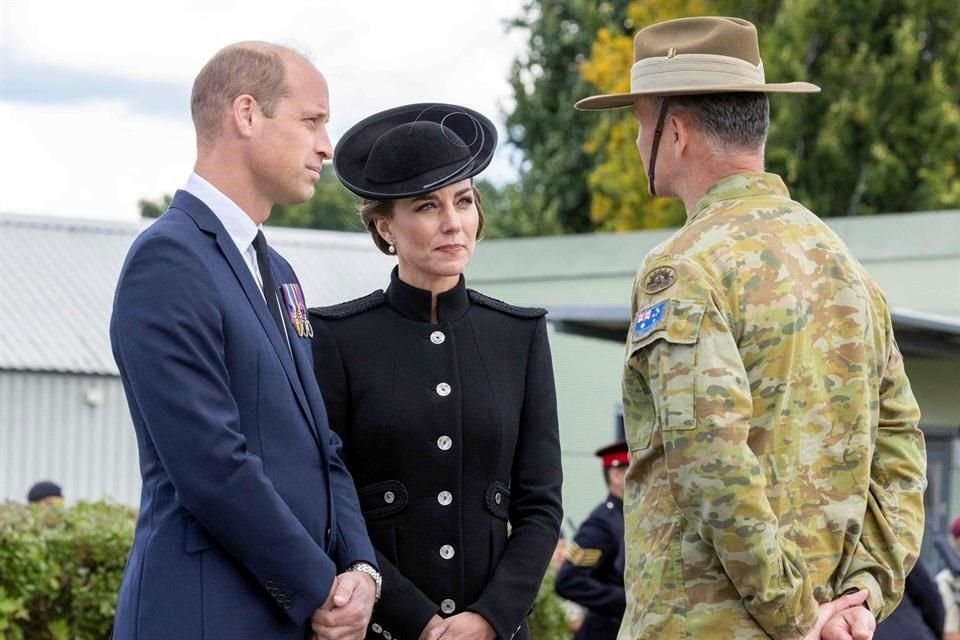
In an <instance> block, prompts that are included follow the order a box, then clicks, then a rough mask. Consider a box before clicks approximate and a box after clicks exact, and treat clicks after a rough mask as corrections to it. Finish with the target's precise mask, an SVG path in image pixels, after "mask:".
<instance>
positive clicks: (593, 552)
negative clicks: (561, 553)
mask: <svg viewBox="0 0 960 640" xmlns="http://www.w3.org/2000/svg"><path fill="white" fill-rule="evenodd" d="M602 555H603V551H602V550H601V549H584V548H583V547H581V546H580V545H578V544H577V543H576V542H574V543H573V544H571V545H570V547H569V548H568V549H567V560H568V561H569V562H570V564H572V565H573V566H575V567H594V566H596V565H597V563H598V562H600V557H601V556H602Z"/></svg>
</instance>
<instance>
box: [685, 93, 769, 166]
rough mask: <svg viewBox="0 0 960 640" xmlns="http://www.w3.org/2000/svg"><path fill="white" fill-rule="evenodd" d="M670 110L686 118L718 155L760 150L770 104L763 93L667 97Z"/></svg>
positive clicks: (764, 139) (767, 121)
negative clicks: (690, 120) (729, 152)
mask: <svg viewBox="0 0 960 640" xmlns="http://www.w3.org/2000/svg"><path fill="white" fill-rule="evenodd" d="M670 111H671V112H673V113H682V114H686V115H688V116H689V117H690V118H691V119H692V120H693V121H694V123H695V125H696V126H697V128H698V129H699V130H700V131H701V132H703V134H704V135H706V136H707V138H708V139H709V140H710V142H711V143H713V146H714V151H717V152H720V153H723V152H725V151H757V150H762V149H763V146H764V144H765V143H766V141H767V129H769V127H770V101H769V100H768V99H767V94H765V93H761V92H757V93H749V92H738V93H707V94H697V95H688V96H687V95H681V96H671V97H670Z"/></svg>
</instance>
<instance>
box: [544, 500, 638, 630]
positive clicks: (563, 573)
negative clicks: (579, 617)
mask: <svg viewBox="0 0 960 640" xmlns="http://www.w3.org/2000/svg"><path fill="white" fill-rule="evenodd" d="M624 560H625V558H624V544H623V501H622V500H621V499H620V498H617V497H615V496H612V495H608V496H607V499H606V500H605V501H604V502H603V503H601V504H600V505H599V506H598V507H597V508H596V509H594V510H593V512H592V513H591V514H590V516H589V517H588V518H587V519H586V520H584V521H583V524H582V525H580V529H578V530H577V535H576V537H575V538H574V542H573V544H572V545H571V546H570V549H568V551H567V559H566V560H565V561H564V563H563V566H562V567H560V571H559V572H558V573H557V579H556V583H555V588H556V590H557V593H558V594H560V596H562V597H564V598H566V599H567V600H571V601H573V602H576V603H577V604H580V605H582V606H584V607H586V608H587V614H586V616H584V619H583V625H581V627H580V631H579V632H578V633H577V635H576V637H577V638H578V639H580V638H584V639H587V638H589V639H590V640H604V639H605V638H610V639H611V640H612V639H614V638H616V637H617V631H618V630H619V628H620V620H621V618H622V617H623V611H624V609H625V607H626V596H625V595H624V590H623V567H624Z"/></svg>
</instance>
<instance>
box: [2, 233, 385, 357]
mask: <svg viewBox="0 0 960 640" xmlns="http://www.w3.org/2000/svg"><path fill="white" fill-rule="evenodd" d="M149 223H150V221H145V222H143V223H139V222H106V221H89V220H69V219H61V218H44V217H36V216H17V215H10V214H0V369H7V370H10V369H13V370H25V371H60V372H73V373H88V374H113V375H115V374H116V373H117V368H116V364H115V363H114V361H113V354H112V352H111V350H110V338H109V334H108V331H109V323H110V309H111V306H112V304H113V292H114V288H115V286H116V282H117V276H118V275H119V273H120V267H121V266H122V265H123V259H124V257H125V256H126V253H127V250H128V249H129V247H130V244H131V243H132V242H133V240H134V238H135V237H136V236H137V234H138V233H139V232H140V231H141V230H142V229H143V228H144V227H145V226H147V225H148V224H149ZM267 233H268V238H269V241H270V243H271V244H272V245H273V246H275V247H276V248H277V249H278V250H279V251H280V252H281V253H282V254H283V255H284V257H286V258H287V259H288V260H289V261H290V263H291V264H293V265H294V267H295V268H296V270H297V275H298V276H299V277H300V279H301V282H302V284H303V289H304V295H305V296H306V299H307V302H308V303H309V304H310V305H311V306H316V305H325V304H333V303H336V302H341V301H343V300H346V299H349V298H353V297H357V296H361V295H364V294H367V293H369V292H370V291H373V290H374V289H377V288H381V287H383V286H384V285H385V284H386V282H387V280H388V277H389V273H390V269H391V268H392V265H393V260H391V259H390V258H388V257H386V256H383V255H382V254H381V253H379V252H378V251H377V250H376V249H375V248H374V246H373V243H372V242H371V241H370V238H369V237H368V236H366V235H365V234H360V233H340V232H333V231H310V230H302V229H279V228H277V229H268V231H267Z"/></svg>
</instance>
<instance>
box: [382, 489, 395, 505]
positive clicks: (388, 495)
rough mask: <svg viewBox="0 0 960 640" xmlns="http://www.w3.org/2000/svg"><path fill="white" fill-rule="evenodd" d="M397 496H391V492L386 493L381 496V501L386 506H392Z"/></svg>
mask: <svg viewBox="0 0 960 640" xmlns="http://www.w3.org/2000/svg"><path fill="white" fill-rule="evenodd" d="M396 498H397V496H395V495H393V491H387V492H386V493H385V494H383V501H384V502H386V503H387V504H393V501H394V500H396Z"/></svg>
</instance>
